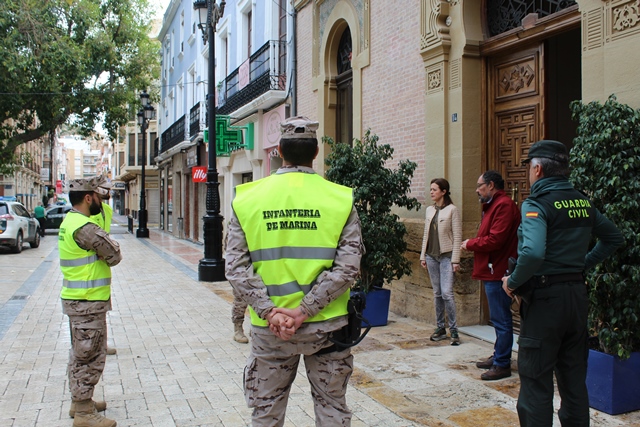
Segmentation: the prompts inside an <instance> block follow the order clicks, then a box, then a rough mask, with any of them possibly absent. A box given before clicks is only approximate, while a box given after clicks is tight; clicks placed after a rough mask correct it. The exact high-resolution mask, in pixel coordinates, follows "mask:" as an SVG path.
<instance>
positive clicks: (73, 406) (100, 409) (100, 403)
mask: <svg viewBox="0 0 640 427" xmlns="http://www.w3.org/2000/svg"><path fill="white" fill-rule="evenodd" d="M93 404H94V406H95V407H96V411H98V412H104V410H105V409H107V402H103V401H101V400H99V401H97V402H96V401H93ZM75 415H76V402H74V401H73V400H72V401H71V407H70V408H69V416H70V417H71V418H73V417H74V416H75Z"/></svg>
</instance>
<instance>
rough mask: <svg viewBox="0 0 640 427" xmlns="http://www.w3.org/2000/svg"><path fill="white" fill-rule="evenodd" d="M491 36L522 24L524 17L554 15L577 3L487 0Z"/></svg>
mask: <svg viewBox="0 0 640 427" xmlns="http://www.w3.org/2000/svg"><path fill="white" fill-rule="evenodd" d="M486 1H487V26H488V27H489V36H490V37H493V36H497V35H498V34H502V33H504V32H506V31H509V30H512V29H514V28H517V27H519V26H521V25H522V18H524V17H525V16H527V15H528V14H530V13H537V14H538V18H542V17H545V16H548V15H552V14H554V13H556V12H558V11H560V10H562V9H566V8H568V7H570V6H573V5H574V4H576V2H575V1H574V0H525V1H522V0H486Z"/></svg>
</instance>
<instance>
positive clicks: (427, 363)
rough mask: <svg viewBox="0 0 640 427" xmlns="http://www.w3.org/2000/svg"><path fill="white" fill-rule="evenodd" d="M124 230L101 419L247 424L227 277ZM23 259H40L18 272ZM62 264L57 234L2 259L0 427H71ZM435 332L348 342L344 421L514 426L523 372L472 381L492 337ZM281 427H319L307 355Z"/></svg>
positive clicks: (414, 330)
mask: <svg viewBox="0 0 640 427" xmlns="http://www.w3.org/2000/svg"><path fill="white" fill-rule="evenodd" d="M125 229H126V222H125V223H124V224H122V226H120V227H118V226H115V225H114V227H113V228H112V234H113V235H114V238H115V239H117V240H118V242H119V243H120V244H121V247H122V251H123V253H124V260H123V262H122V263H121V264H120V265H118V266H116V267H114V268H113V269H112V272H113V311H111V312H110V313H109V315H108V320H109V326H110V329H109V345H110V346H112V347H115V348H117V350H118V354H117V355H115V356H109V357H108V358H107V366H106V369H105V372H104V376H103V379H102V380H101V381H100V383H99V385H98V387H97V389H96V398H103V397H104V398H105V399H106V400H107V402H108V405H109V406H108V409H107V411H106V415H107V416H108V417H109V418H113V419H115V420H117V421H118V426H153V427H170V426H226V427H239V426H246V425H249V424H250V410H249V409H248V408H247V406H246V403H245V401H244V397H243V393H242V373H243V368H244V363H245V360H246V357H247V355H248V351H249V346H248V345H246V344H238V343H236V342H235V341H233V340H232V335H233V325H232V323H231V321H230V312H231V301H232V298H233V297H232V295H231V290H230V286H229V284H228V283H227V282H219V283H211V284H210V283H203V282H198V281H197V263H198V260H199V259H200V258H202V246H201V245H197V244H193V243H190V242H187V241H184V240H178V239H175V238H173V237H171V236H169V235H168V234H166V233H162V232H159V231H156V230H152V231H151V235H150V238H149V239H137V238H136V237H135V236H133V235H131V234H127V233H123V234H121V233H122V232H123V231H125ZM26 256H32V257H33V260H34V261H32V262H33V263H34V264H37V265H31V266H30V267H29V269H25V268H21V267H24V266H21V265H20V263H21V262H24V261H22V260H24V259H27V258H25V257H26ZM57 260H58V258H57V241H56V239H55V236H51V237H50V236H47V237H46V238H45V239H43V244H42V246H41V247H40V248H38V249H31V250H27V249H26V248H25V252H23V254H16V255H10V254H6V253H0V271H3V272H4V271H6V269H7V268H13V265H16V266H17V267H16V268H15V270H16V271H17V273H16V274H15V275H14V276H10V277H9V278H8V279H6V280H7V281H12V283H14V287H15V289H16V290H15V292H14V296H13V298H11V299H7V302H6V303H5V300H2V301H0V303H4V305H3V306H2V307H0V362H1V364H0V426H12V427H17V426H43V427H44V426H46V427H57V426H70V425H71V424H72V422H71V419H70V418H69V417H68V415H67V412H68V409H69V402H70V396H69V392H68V386H67V377H66V372H65V371H66V363H67V358H68V349H69V330H68V323H67V318H66V317H65V316H63V315H62V312H61V308H60V300H59V291H60V286H61V282H62V276H61V274H60V270H59V265H58V261H57ZM12 273H13V271H12ZM3 275H4V273H3ZM4 280H5V279H4V278H3V279H0V284H2V283H3V281H4ZM23 296H24V298H22V297H23ZM3 322H4V325H5V326H4V327H3V326H2V325H3ZM245 329H248V320H247V322H246V323H245ZM432 329H433V326H432V325H427V324H423V323H420V322H416V321H413V320H410V319H406V318H401V317H398V316H394V315H391V316H390V323H389V325H388V326H386V327H382V328H374V329H373V330H372V331H371V333H370V334H369V336H368V337H367V338H366V339H365V341H363V343H361V344H360V345H359V346H358V347H356V348H355V349H354V355H355V365H356V367H355V372H354V375H353V377H352V379H351V383H350V386H349V390H348V394H347V400H348V404H349V406H350V408H351V409H352V411H353V413H354V417H353V423H352V425H353V426H354V427H365V426H372V427H373V426H380V427H387V426H391V427H396V426H397V427H402V426H406V427H408V426H452V427H453V426H465V427H466V426H492V427H494V426H495V427H501V426H517V425H518V422H517V416H516V413H515V402H516V396H517V391H518V388H519V382H518V378H517V374H516V375H514V376H513V377H511V378H509V379H506V380H503V381H497V382H492V383H487V382H482V381H480V380H479V379H478V378H479V374H480V373H481V371H480V370H478V369H477V368H476V367H475V365H474V363H475V361H476V360H477V359H478V358H482V357H485V356H487V355H489V354H490V353H491V349H492V345H491V344H490V343H487V342H483V341H480V340H476V339H474V338H471V337H467V336H464V335H463V336H462V337H461V339H462V345H460V346H459V347H451V346H449V345H448V343H447V342H440V343H434V342H431V341H429V335H430V333H431V332H432ZM556 403H557V402H556ZM285 425H286V426H287V427H292V426H296V427H307V426H313V425H314V416H313V404H312V402H311V398H310V392H309V386H308V383H307V381H306V378H305V371H304V364H302V363H301V369H300V370H299V372H298V377H297V379H296V381H295V383H294V386H293V388H292V392H291V397H290V401H289V407H288V410H287V422H286V423H285ZM556 425H559V424H556ZM592 425H593V426H605V427H609V426H624V425H626V426H632V425H636V426H640V413H631V414H626V415H621V416H617V417H611V416H608V415H605V414H601V413H598V412H596V411H592Z"/></svg>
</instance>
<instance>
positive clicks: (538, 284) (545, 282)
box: [533, 273, 584, 288]
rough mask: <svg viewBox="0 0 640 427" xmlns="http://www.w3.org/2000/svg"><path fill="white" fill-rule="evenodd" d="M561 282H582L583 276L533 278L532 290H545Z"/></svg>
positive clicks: (553, 275)
mask: <svg viewBox="0 0 640 427" xmlns="http://www.w3.org/2000/svg"><path fill="white" fill-rule="evenodd" d="M562 282H584V276H583V275H582V273H567V274H549V275H547V276H534V277H533V283H534V284H533V287H534V288H546V287H547V286H551V285H553V284H555V283H562Z"/></svg>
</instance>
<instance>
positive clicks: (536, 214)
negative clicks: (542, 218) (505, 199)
mask: <svg viewBox="0 0 640 427" xmlns="http://www.w3.org/2000/svg"><path fill="white" fill-rule="evenodd" d="M524 216H525V217H527V218H538V212H527V213H526V214H524Z"/></svg>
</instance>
